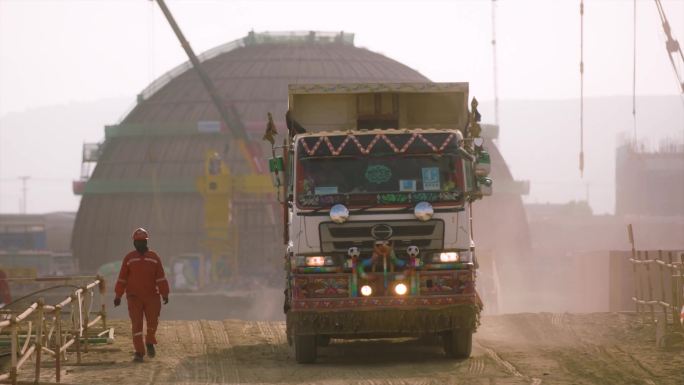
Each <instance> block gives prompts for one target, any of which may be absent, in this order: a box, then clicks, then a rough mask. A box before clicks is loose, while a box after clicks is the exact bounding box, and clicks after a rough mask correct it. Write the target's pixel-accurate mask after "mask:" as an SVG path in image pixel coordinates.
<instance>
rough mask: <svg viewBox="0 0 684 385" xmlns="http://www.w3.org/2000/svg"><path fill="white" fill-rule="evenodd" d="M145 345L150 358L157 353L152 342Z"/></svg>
mask: <svg viewBox="0 0 684 385" xmlns="http://www.w3.org/2000/svg"><path fill="white" fill-rule="evenodd" d="M145 346H146V347H147V355H148V356H149V357H150V358H154V356H156V355H157V351H156V350H155V349H154V344H146V345H145Z"/></svg>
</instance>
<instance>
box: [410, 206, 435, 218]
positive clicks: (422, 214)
mask: <svg viewBox="0 0 684 385" xmlns="http://www.w3.org/2000/svg"><path fill="white" fill-rule="evenodd" d="M434 213H435V210H434V209H433V208H432V205H431V204H430V203H428V202H418V204H417V205H416V207H414V208H413V215H415V216H416V218H417V219H418V220H419V221H421V222H425V221H429V220H430V219H431V218H432V215H433V214H434Z"/></svg>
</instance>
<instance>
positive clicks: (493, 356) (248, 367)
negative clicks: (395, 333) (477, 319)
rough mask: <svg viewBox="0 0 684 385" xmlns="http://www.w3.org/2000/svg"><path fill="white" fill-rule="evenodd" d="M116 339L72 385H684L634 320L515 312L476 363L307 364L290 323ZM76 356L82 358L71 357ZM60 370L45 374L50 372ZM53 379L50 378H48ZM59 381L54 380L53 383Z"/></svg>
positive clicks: (426, 356)
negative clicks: (147, 355)
mask: <svg viewBox="0 0 684 385" xmlns="http://www.w3.org/2000/svg"><path fill="white" fill-rule="evenodd" d="M114 325H115V326H116V327H117V338H116V342H115V343H114V344H113V345H107V346H102V347H99V348H97V349H96V350H105V351H100V352H97V353H96V352H90V353H88V354H87V355H85V361H86V362H96V361H100V362H106V361H112V363H108V364H104V365H94V366H70V367H68V368H67V369H68V372H67V374H66V375H65V376H64V378H63V380H62V381H63V382H65V383H72V384H165V383H171V384H215V383H229V384H233V383H235V384H237V383H244V384H256V383H270V384H298V383H310V384H312V383H325V384H366V385H380V384H445V383H453V384H684V350H682V348H681V345H680V347H679V348H674V349H670V350H659V349H657V348H656V347H655V331H654V328H653V326H650V325H646V326H644V325H642V324H641V322H639V319H638V318H637V317H636V316H634V315H629V314H615V313H612V314H609V313H597V314H584V315H575V314H551V313H540V314H516V315H502V316H490V317H485V318H484V319H483V321H482V326H481V328H480V329H479V331H478V333H477V334H476V335H475V342H474V347H473V355H472V358H470V359H468V360H462V361H452V360H448V359H446V358H444V356H443V354H442V351H441V348H440V346H439V344H437V343H433V344H432V345H420V344H418V343H417V342H416V341H411V340H390V341H361V342H344V341H337V340H335V341H333V343H332V344H331V345H330V346H329V347H326V348H321V349H319V357H320V358H319V362H318V363H317V364H314V365H298V364H296V363H295V362H294V358H293V352H292V351H291V349H290V348H288V346H287V344H286V342H285V336H284V324H283V323H281V322H266V321H238V320H226V321H163V322H162V324H161V327H160V330H159V339H160V344H159V346H158V356H157V358H155V359H149V360H147V361H146V362H145V363H143V364H134V363H131V362H130V358H131V354H132V347H131V343H130V330H129V328H128V325H127V323H125V322H123V321H115V323H114ZM71 358H73V357H71ZM51 373H54V372H53V370H52V369H46V373H45V374H46V375H47V374H51ZM45 380H49V378H48V377H47V376H45ZM53 380H54V379H53Z"/></svg>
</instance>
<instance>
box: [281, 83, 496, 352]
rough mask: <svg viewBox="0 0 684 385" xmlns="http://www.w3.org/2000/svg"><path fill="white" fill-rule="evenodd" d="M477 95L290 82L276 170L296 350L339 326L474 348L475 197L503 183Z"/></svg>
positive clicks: (453, 87)
mask: <svg viewBox="0 0 684 385" xmlns="http://www.w3.org/2000/svg"><path fill="white" fill-rule="evenodd" d="M471 107H472V111H469V109H468V84H467V83H399V84H314V85H291V86H290V87H289V110H288V113H287V117H286V119H287V126H288V134H287V138H286V139H285V140H284V141H283V146H274V157H273V158H272V159H271V161H270V166H271V167H270V168H271V172H272V173H273V175H274V180H275V181H276V184H277V185H278V187H279V198H280V200H281V203H282V204H283V220H284V223H285V234H284V236H285V242H286V244H287V251H286V256H285V270H286V290H285V305H284V311H285V313H286V319H287V338H288V342H289V343H290V344H291V345H292V344H294V351H295V357H296V360H297V362H299V363H311V362H314V361H315V360H316V356H317V348H318V347H319V346H324V345H326V344H327V343H328V342H329V341H330V339H331V338H336V339H346V338H352V339H356V338H385V337H387V338H393V337H407V336H416V337H420V336H425V335H436V336H439V337H441V339H442V341H443V344H444V351H445V353H446V355H447V356H449V357H453V358H467V357H468V356H469V355H470V352H471V346H472V334H473V332H475V330H476V328H477V326H478V324H479V315H480V312H481V310H482V302H481V301H480V299H479V296H478V294H477V292H476V290H475V277H476V268H477V262H476V259H475V243H474V242H473V236H472V218H471V213H472V211H471V208H472V203H473V201H475V200H477V199H480V198H482V197H483V196H486V195H490V194H491V189H492V181H491V179H489V178H487V175H488V173H489V168H490V163H489V155H488V153H487V152H486V151H485V149H484V148H483V143H482V139H481V138H479V131H480V128H479V124H478V121H479V113H478V112H477V101H476V100H475V99H473V102H472V104H471ZM276 150H282V151H283V153H282V156H277V154H276V152H275V151H276Z"/></svg>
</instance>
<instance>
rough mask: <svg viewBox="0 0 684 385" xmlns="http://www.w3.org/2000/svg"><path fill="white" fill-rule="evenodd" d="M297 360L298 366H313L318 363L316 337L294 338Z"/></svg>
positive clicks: (296, 336)
mask: <svg viewBox="0 0 684 385" xmlns="http://www.w3.org/2000/svg"><path fill="white" fill-rule="evenodd" d="M294 348H295V359H296V360H297V363H298V364H312V363H314V362H316V336H315V335H297V334H295V336H294Z"/></svg>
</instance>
